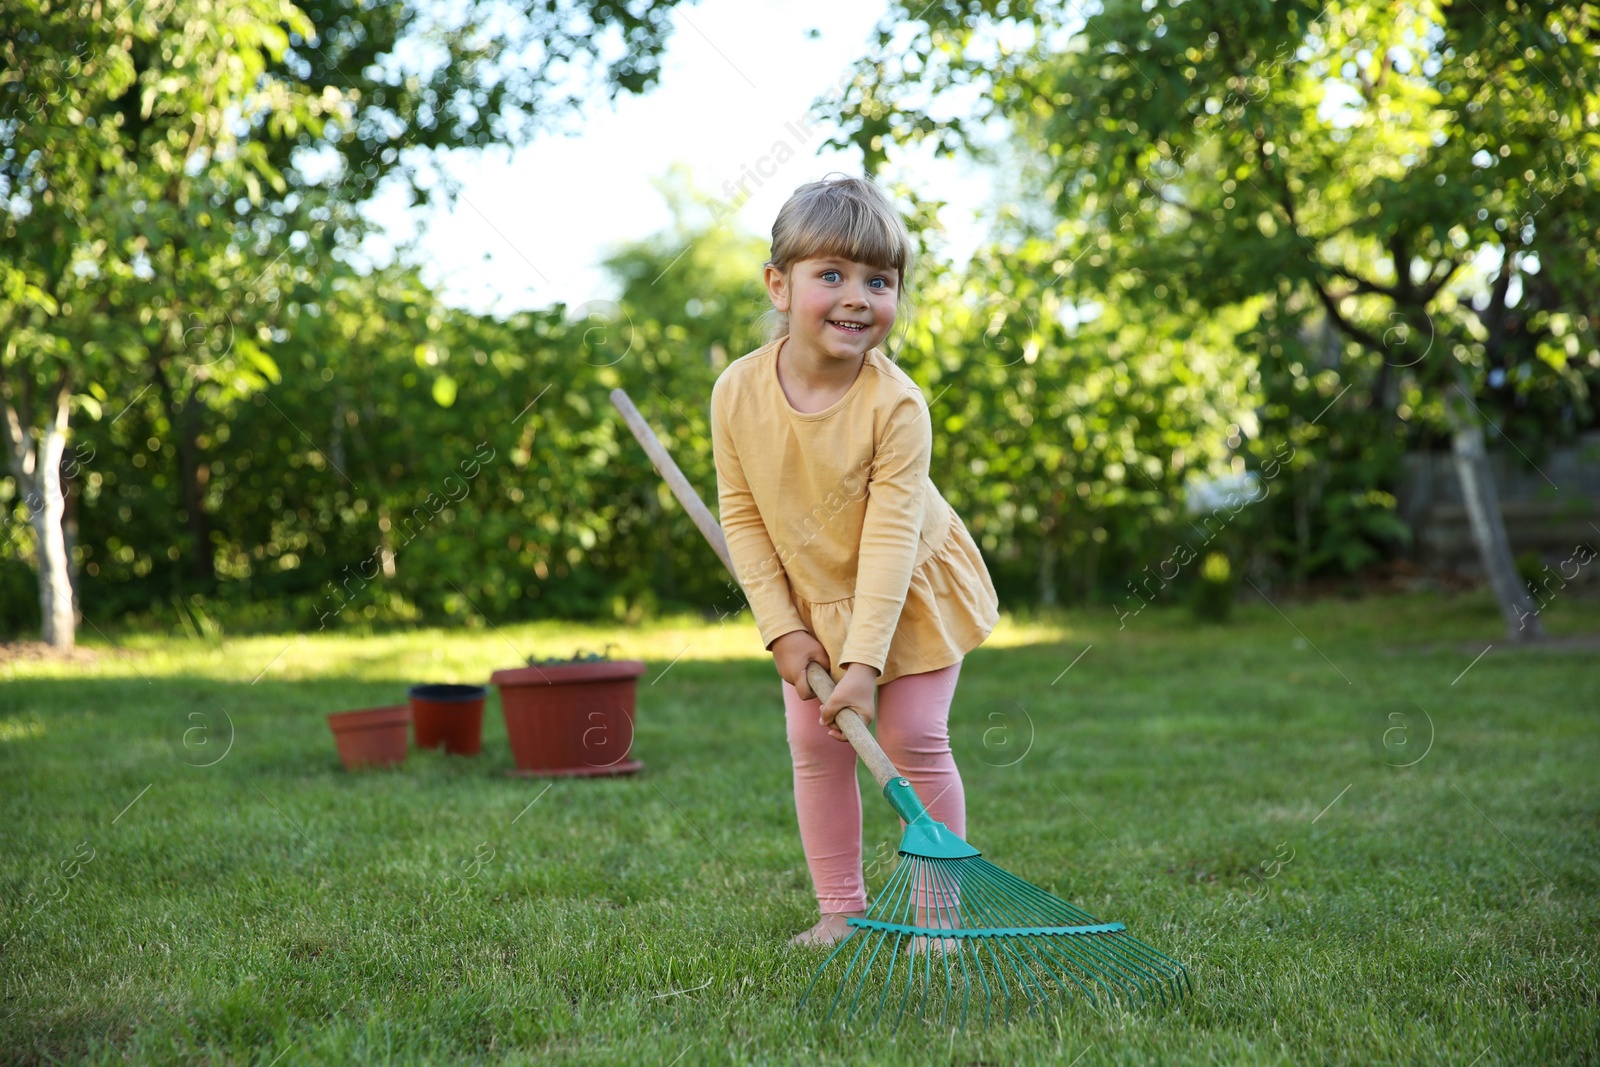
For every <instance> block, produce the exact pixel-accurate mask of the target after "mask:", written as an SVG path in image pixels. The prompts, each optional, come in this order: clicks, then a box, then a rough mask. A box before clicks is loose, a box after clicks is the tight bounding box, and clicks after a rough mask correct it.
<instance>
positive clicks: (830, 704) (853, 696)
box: [822, 663, 878, 741]
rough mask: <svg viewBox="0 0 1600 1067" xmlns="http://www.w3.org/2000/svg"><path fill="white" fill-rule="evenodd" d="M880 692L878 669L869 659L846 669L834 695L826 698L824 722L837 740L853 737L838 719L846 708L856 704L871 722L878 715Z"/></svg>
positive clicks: (865, 721)
mask: <svg viewBox="0 0 1600 1067" xmlns="http://www.w3.org/2000/svg"><path fill="white" fill-rule="evenodd" d="M877 695H878V671H877V669H876V668H874V667H869V666H867V665H866V664H865V663H852V664H850V665H849V666H847V667H846V668H845V669H844V677H843V678H842V679H840V681H839V684H838V685H836V686H834V687H833V696H831V697H829V698H828V699H827V700H825V701H823V704H822V725H823V726H824V727H826V728H827V730H828V735H829V736H830V737H832V738H833V739H834V740H835V741H847V740H849V739H848V738H846V737H845V736H844V731H843V730H841V729H839V726H838V724H837V723H835V722H834V719H835V718H836V717H837V716H838V714H839V712H841V711H843V710H844V709H845V708H853V709H854V710H855V713H856V714H857V715H859V716H861V721H862V722H864V723H866V724H867V725H868V726H871V725H872V720H873V719H874V718H876V717H877V714H878V708H877V705H876V704H875V703H874V701H875V700H876V698H877Z"/></svg>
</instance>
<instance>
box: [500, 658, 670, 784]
mask: <svg viewBox="0 0 1600 1067" xmlns="http://www.w3.org/2000/svg"><path fill="white" fill-rule="evenodd" d="M644 669H645V667H644V663H643V662H642V661H640V660H636V659H626V660H602V661H598V662H594V663H573V664H569V665H566V666H560V667H520V668H518V669H516V670H507V671H495V672H494V674H492V675H491V676H490V677H489V681H490V682H491V683H493V684H494V685H496V686H499V688H500V706H501V710H503V711H504V712H505V717H506V735H507V738H508V739H509V740H510V742H511V755H512V758H513V759H515V760H516V762H517V770H516V771H514V772H512V773H514V774H528V775H539V776H545V775H575V776H583V775H602V774H631V773H633V772H634V771H637V770H638V769H639V768H641V767H643V766H644V764H643V763H641V762H639V761H638V760H636V759H629V758H628V757H629V755H630V754H631V753H632V751H633V713H634V698H635V694H636V692H637V690H638V685H639V676H640V675H641V674H643V673H644Z"/></svg>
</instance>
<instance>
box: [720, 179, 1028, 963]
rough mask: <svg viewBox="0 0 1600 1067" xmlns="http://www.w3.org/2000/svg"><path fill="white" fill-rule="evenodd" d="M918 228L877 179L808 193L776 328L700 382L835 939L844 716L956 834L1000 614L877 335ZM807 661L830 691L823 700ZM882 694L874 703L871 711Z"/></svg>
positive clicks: (900, 292) (845, 866)
mask: <svg viewBox="0 0 1600 1067" xmlns="http://www.w3.org/2000/svg"><path fill="white" fill-rule="evenodd" d="M910 260H911V238H910V235H909V234H908V233H907V232H906V227H905V223H904V222H903V221H902V220H901V218H900V215H899V213H898V212H896V211H895V209H894V206H893V205H892V204H891V203H890V202H889V200H888V198H887V197H886V196H885V195H884V194H883V193H882V192H881V191H880V190H879V189H878V188H877V187H876V186H875V185H873V184H872V183H871V182H868V181H864V180H861V179H859V178H836V179H830V180H824V181H820V182H813V183H811V184H809V185H804V186H801V187H800V188H799V189H797V190H796V191H795V194H794V195H793V196H792V197H790V198H789V201H788V202H787V203H786V204H784V206H783V209H782V210H781V211H779V212H778V218H777V221H776V222H774V223H773V226H772V258H771V260H769V261H768V263H767V265H766V271H765V277H766V286H767V295H768V296H769V297H770V298H771V300H772V307H773V310H774V312H775V313H776V315H777V317H778V326H777V328H776V330H775V331H774V338H773V340H772V341H770V342H769V343H768V344H766V345H764V346H762V347H761V348H758V349H756V350H755V351H754V352H751V353H749V354H748V355H746V356H743V357H742V358H740V359H737V360H735V361H734V362H733V363H731V364H729V366H728V368H727V370H725V371H724V372H723V373H722V375H721V377H719V378H718V379H717V383H716V386H715V387H714V388H713V389H712V393H711V433H712V442H713V448H714V451H715V455H716V464H717V499H718V504H719V506H720V510H721V519H722V527H723V531H724V533H725V534H726V535H727V539H728V549H729V551H730V552H731V554H732V556H733V562H734V566H735V567H736V569H737V570H738V578H739V582H740V584H741V585H742V586H743V587H744V591H745V595H746V597H748V599H749V601H750V606H751V609H752V610H753V611H754V613H755V619H756V624H757V626H758V627H759V629H760V631H761V639H762V641H763V642H764V644H765V645H766V647H767V648H768V649H769V650H770V651H771V652H772V658H773V661H774V664H775V665H776V667H777V670H778V674H779V675H780V676H781V677H782V678H783V700H784V706H785V708H786V709H787V717H788V736H789V750H790V753H791V755H792V756H793V759H794V794H795V808H796V811H797V812H798V815H799V821H800V839H801V842H802V843H803V844H804V846H805V853H806V863H807V865H808V866H809V867H810V869H811V880H812V883H813V885H814V886H815V888H816V893H817V904H818V906H819V909H820V911H821V913H822V916H821V918H820V919H819V920H818V922H817V924H816V925H815V926H813V927H812V928H811V929H809V930H806V931H804V932H803V933H800V934H797V935H796V936H795V937H794V938H793V939H792V940H793V943H794V944H802V945H827V944H832V943H833V942H835V941H837V940H839V939H840V938H841V937H843V936H844V935H845V934H846V933H848V932H849V930H848V927H847V926H846V923H845V920H846V919H847V918H849V917H851V916H861V915H863V914H865V910H866V906H867V896H866V885H865V882H864V879H863V877H862V870H861V792H860V789H859V787H858V786H857V783H856V770H855V767H856V755H855V750H854V749H852V748H851V747H850V744H849V743H848V742H847V741H845V738H844V734H843V733H842V732H841V731H840V730H839V727H838V726H837V725H836V724H835V723H834V717H835V716H836V715H837V714H838V713H839V710H840V709H841V708H846V707H849V708H854V709H856V711H857V712H858V713H859V714H860V715H861V717H862V719H864V720H865V721H866V722H867V723H868V724H869V725H870V724H871V723H872V722H873V720H874V717H876V719H877V735H878V742H879V744H881V745H882V746H883V748H884V751H885V752H886V753H888V755H889V758H890V759H891V760H893V761H894V763H895V765H896V766H897V767H898V768H899V769H900V771H901V773H902V774H904V775H905V776H906V777H907V778H909V779H910V780H911V783H912V785H913V786H915V787H916V790H917V793H918V795H920V796H921V797H922V799H923V800H924V802H926V804H927V806H928V810H929V812H930V814H931V815H932V816H933V818H935V819H937V820H938V821H940V822H942V823H944V824H945V825H946V826H948V827H949V828H950V829H951V830H952V831H953V832H955V833H956V834H958V835H962V836H964V835H965V834H966V801H965V796H964V794H963V792H962V787H961V774H960V772H959V771H958V770H957V769H956V764H955V758H954V756H952V754H951V752H950V736H949V729H948V723H949V716H950V701H951V698H952V697H954V695H955V688H956V677H957V675H958V674H959V673H960V670H961V658H962V656H963V655H965V654H966V653H967V652H968V651H970V650H971V649H973V648H975V647H977V646H978V645H979V644H981V643H982V642H983V640H984V638H986V637H988V636H989V632H990V631H991V630H992V629H993V628H994V624H995V622H996V620H997V619H998V617H999V601H998V598H997V597H996V595H995V590H994V585H993V583H992V582H991V581H990V579H989V572H988V570H987V569H986V568H985V567H984V564H983V559H982V557H981V556H979V554H978V548H977V545H975V544H974V543H973V540H972V535H971V534H970V533H968V532H967V528H966V526H965V525H964V524H963V523H962V521H961V518H960V516H958V515H957V514H956V513H955V510H954V509H953V508H951V506H950V505H949V504H948V503H947V502H946V501H945V499H944V497H942V496H941V495H940V494H939V490H938V489H937V488H936V487H935V486H934V484H933V482H932V481H931V480H930V479H929V478H928V459H929V453H930V451H931V449H932V441H933V431H932V423H931V422H930V420H929V417H928V405H927V402H926V401H925V400H924V399H923V396H922V391H921V390H920V389H919V388H918V387H917V385H916V383H915V382H913V381H912V380H911V378H910V377H908V376H907V375H906V373H905V372H904V371H902V370H901V369H900V368H899V367H898V366H896V365H895V363H894V362H892V361H891V360H890V359H889V357H888V356H886V355H885V354H884V353H883V351H882V349H880V348H879V347H878V346H879V345H880V344H881V343H882V342H883V341H884V339H885V338H887V337H888V336H889V331H890V329H891V328H892V327H893V326H894V321H895V315H896V313H897V312H898V310H899V307H900V304H901V303H902V302H903V301H904V299H905V281H906V272H907V268H908V267H909V265H910ZM812 660H815V661H816V662H817V663H820V664H821V665H822V666H824V667H826V668H827V669H828V670H829V673H830V674H831V675H832V676H833V679H834V681H835V683H836V688H835V689H834V691H833V695H832V697H830V698H829V699H828V701H827V702H826V703H822V702H821V701H819V700H818V699H817V697H816V694H814V693H813V692H812V691H811V687H810V686H809V685H808V684H806V676H805V668H806V664H807V663H809V662H811V661H812ZM874 695H876V697H877V707H876V709H875V708H874V699H873V698H874Z"/></svg>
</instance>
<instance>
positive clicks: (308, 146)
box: [0, 0, 673, 647]
mask: <svg viewBox="0 0 1600 1067" xmlns="http://www.w3.org/2000/svg"><path fill="white" fill-rule="evenodd" d="M672 6H673V4H672V3H671V2H668V3H660V4H652V5H648V6H646V7H645V8H644V10H643V12H642V13H638V14H636V13H635V12H634V10H633V9H632V8H629V7H627V6H624V5H618V4H614V3H612V2H610V0H568V2H561V0H558V2H555V3H540V4H534V3H527V4H524V5H520V6H519V5H505V4H500V3H494V2H491V0H468V2H467V3H465V4H455V5H444V4H440V5H435V6H426V5H423V6H419V5H415V4H412V3H409V2H407V0H378V2H376V3H368V2H363V0H312V2H311V3H309V4H306V5H305V6H302V7H297V6H295V5H294V4H292V3H289V2H287V0H249V2H246V3H241V4H235V5H229V6H227V7H226V8H225V9H220V10H219V9H217V8H215V7H214V6H212V5H208V4H202V3H199V2H198V0H165V2H162V0H156V2H152V3H139V4H122V5H116V6H115V7H114V8H113V9H112V10H110V11H109V12H107V10H106V9H105V8H104V7H103V6H102V5H99V4H97V3H89V2H84V0H74V2H69V3H67V4H65V5H54V4H50V3H46V2H44V0H4V2H3V4H0V15H3V20H4V24H5V25H6V27H7V39H6V42H5V44H4V45H3V46H0V55H3V57H4V63H5V67H4V71H3V73H0V197H3V198H4V199H5V200H6V202H7V205H8V211H7V213H6V215H5V218H4V222H3V224H0V328H3V329H4V330H5V331H6V342H5V347H4V352H3V356H0V358H3V361H4V362H3V365H0V392H3V395H4V400H5V403H6V407H5V421H6V428H7V443H8V453H9V458H10V467H11V471H12V475H13V477H14V478H15V479H16V481H17V484H18V489H19V496H20V497H21V499H22V500H23V502H24V503H25V504H27V505H28V507H29V512H30V521H31V522H32V523H33V526H34V528H35V531H36V536H35V539H36V542H37V543H36V555H37V560H38V569H39V574H40V590H41V592H40V596H41V603H42V605H44V608H45V610H44V636H45V639H46V640H47V641H49V642H50V643H51V644H52V645H56V646H59V647H67V646H70V645H71V644H72V641H73V626H74V621H73V615H72V611H71V602H72V597H71V592H70V563H71V561H70V554H69V552H68V551H67V546H66V544H65V538H64V537H63V535H62V533H61V516H62V513H63V512H64V510H65V508H64V501H65V500H66V496H65V494H64V492H63V489H62V486H61V484H60V474H59V468H60V457H61V455H62V454H63V452H64V447H65V442H66V440H67V437H68V434H69V422H70V410H71V407H72V403H73V398H74V397H75V396H76V397H77V398H78V401H79V402H80V403H81V404H83V405H85V406H86V407H94V408H96V409H97V408H98V404H96V403H94V402H93V395H92V393H90V392H88V391H87V387H88V386H89V385H90V384H93V385H95V386H96V387H98V388H100V390H101V393H102V395H110V394H112V393H115V394H119V395H120V397H121V398H122V399H124V400H125V401H126V402H129V403H131V402H134V401H136V400H137V399H138V394H139V391H140V390H142V389H143V388H144V387H145V386H146V385H153V386H154V387H156V390H157V395H158V396H159V397H160V398H161V401H162V405H163V408H164V411H165V416H166V423H167V427H168V429H169V430H170V431H171V432H172V433H174V434H175V435H176V437H177V439H178V447H177V450H176V451H177V458H178V462H179V467H180V478H179V482H180V485H181V487H182V489H181V497H180V501H179V502H178V504H179V510H180V512H181V513H182V514H183V515H184V516H185V518H186V520H187V521H188V523H189V525H190V527H191V531H192V534H193V541H194V545H193V549H192V552H193V556H192V562H193V566H192V571H193V573H194V574H195V575H196V576H197V577H199V578H201V579H208V578H209V577H210V576H211V574H212V567H213V551H214V545H213V544H212V543H211V530H210V522H209V516H208V514H207V493H206V479H207V472H208V469H209V468H208V465H207V462H206V459H205V456H204V444H203V442H204V431H205V425H206V421H207V420H206V415H207V406H208V405H210V404H214V403H217V402H219V401H223V402H225V401H226V398H228V397H229V396H237V395H239V394H241V393H244V392H249V391H250V390H252V389H256V388H259V387H260V386H261V385H262V384H263V383H265V382H266V381H270V380H271V379H272V378H273V376H274V375H275V373H276V369H275V366H274V364H273V362H272V360H271V357H270V355H269V354H268V352H267V346H266V344H265V340H266V338H268V337H269V336H270V334H271V330H272V328H273V325H274V320H273V316H274V314H275V309H274V307H273V306H272V304H273V303H275V302H270V301H268V300H267V299H266V296H267V294H268V293H269V292H272V291H279V292H281V290H282V288H283V286H284V285H286V284H288V283H289V282H290V281H292V279H293V277H294V275H295V272H296V271H299V272H300V274H301V275H302V276H304V274H306V273H307V272H314V271H315V270H316V268H317V258H316V257H317V256H319V255H321V256H329V255H332V254H334V253H335V252H336V250H338V249H340V248H344V247H348V246H349V245H350V244H351V243H352V242H353V240H354V239H355V238H356V237H357V236H358V235H359V230H360V222H359V218H358V216H356V215H355V214H354V213H353V212H352V211H351V210H349V205H350V204H351V203H353V202H354V201H357V200H360V199H362V198H364V197H365V196H367V195H369V194H370V193H371V192H372V191H373V189H374V188H375V186H376V184H377V183H378V182H380V181H381V180H383V178H384V177H385V176H386V175H389V174H396V175H397V176H398V177H400V178H401V179H402V180H404V181H406V182H408V183H409V184H410V185H411V188H412V190H413V195H414V196H416V197H419V198H420V197H422V196H424V195H427V194H426V192H425V190H427V189H428V188H430V187H434V185H435V183H433V182H431V181H429V180H428V177H427V175H428V167H427V159H428V156H427V153H428V152H429V151H431V150H433V149H439V148H450V147H461V146H476V145H483V144H488V143H493V142H502V143H504V142H515V141H517V140H519V139H521V138H524V137H526V136H528V135H529V134H530V133H531V132H533V131H534V130H535V129H538V128H541V127H542V126H548V125H551V124H553V123H555V122H556V120H557V119H558V118H559V117H560V116H561V115H562V114H564V113H567V112H568V111H570V109H571V108H572V107H574V106H576V104H577V102H578V101H579V100H580V99H581V98H582V97H583V96H584V95H585V94H586V92H587V91H588V90H589V89H590V88H591V87H592V85H593V83H594V82H595V81H597V80H598V81H601V82H602V83H603V85H604V87H605V89H606V90H607V91H608V92H611V93H616V92H622V91H627V92H641V91H644V90H645V89H647V88H648V87H649V86H650V85H651V84H653V82H654V80H655V78H656V76H657V74H658V72H659V56H660V53H661V50H662V48H663V47H664V45H665V41H666V36H667V34H668V32H669V31H670V28H671V22H670V9H671V7H672ZM619 45H620V47H618V46H619ZM408 149H410V150H412V151H409V152H408V151H407V150H408ZM263 283H266V284H265V288H263V287H262V285H263ZM136 367H137V368H142V373H141V374H138V375H137V376H136V377H134V378H133V380H132V381H129V374H130V372H132V371H133V370H134V368H136ZM80 387H81V388H80ZM40 396H46V397H48V402H46V403H38V402H36V398H37V397H40ZM94 413H95V412H91V414H94Z"/></svg>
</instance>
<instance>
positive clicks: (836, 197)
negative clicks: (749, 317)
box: [772, 179, 911, 286]
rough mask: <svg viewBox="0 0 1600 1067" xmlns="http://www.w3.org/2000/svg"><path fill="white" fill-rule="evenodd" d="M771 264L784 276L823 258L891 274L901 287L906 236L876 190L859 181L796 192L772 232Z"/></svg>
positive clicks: (908, 241) (823, 184)
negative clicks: (794, 267) (804, 262)
mask: <svg viewBox="0 0 1600 1067" xmlns="http://www.w3.org/2000/svg"><path fill="white" fill-rule="evenodd" d="M772 252H773V255H772V263H773V265H774V266H776V267H778V268H779V269H780V270H787V269H788V268H789V267H790V266H791V265H792V264H794V263H798V262H799V261H800V260H803V259H821V258H825V257H829V256H834V257H838V258H840V259H848V260H851V261H853V262H856V263H866V264H868V265H870V266H873V267H877V268H879V269H880V270H892V271H894V272H895V273H896V274H897V275H898V277H899V279H900V284H901V285H902V286H903V285H904V284H905V276H906V269H907V267H908V266H909V265H910V261H911V236H910V234H909V233H907V232H906V228H905V223H904V222H902V221H901V219H900V215H899V212H897V211H895V209H894V205H893V204H891V203H889V200H888V198H887V197H885V196H884V195H883V193H882V192H881V191H879V190H878V189H877V187H875V186H873V185H870V184H869V183H867V182H863V181H860V180H859V179H843V180H836V181H831V182H815V183H813V184H811V185H807V186H802V187H801V188H800V189H799V190H797V191H796V192H795V195H794V197H793V198H791V200H790V201H789V203H788V204H786V205H785V207H784V210H783V211H782V212H780V213H779V218H778V220H777V223H776V224H775V225H774V226H773V228H772Z"/></svg>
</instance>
